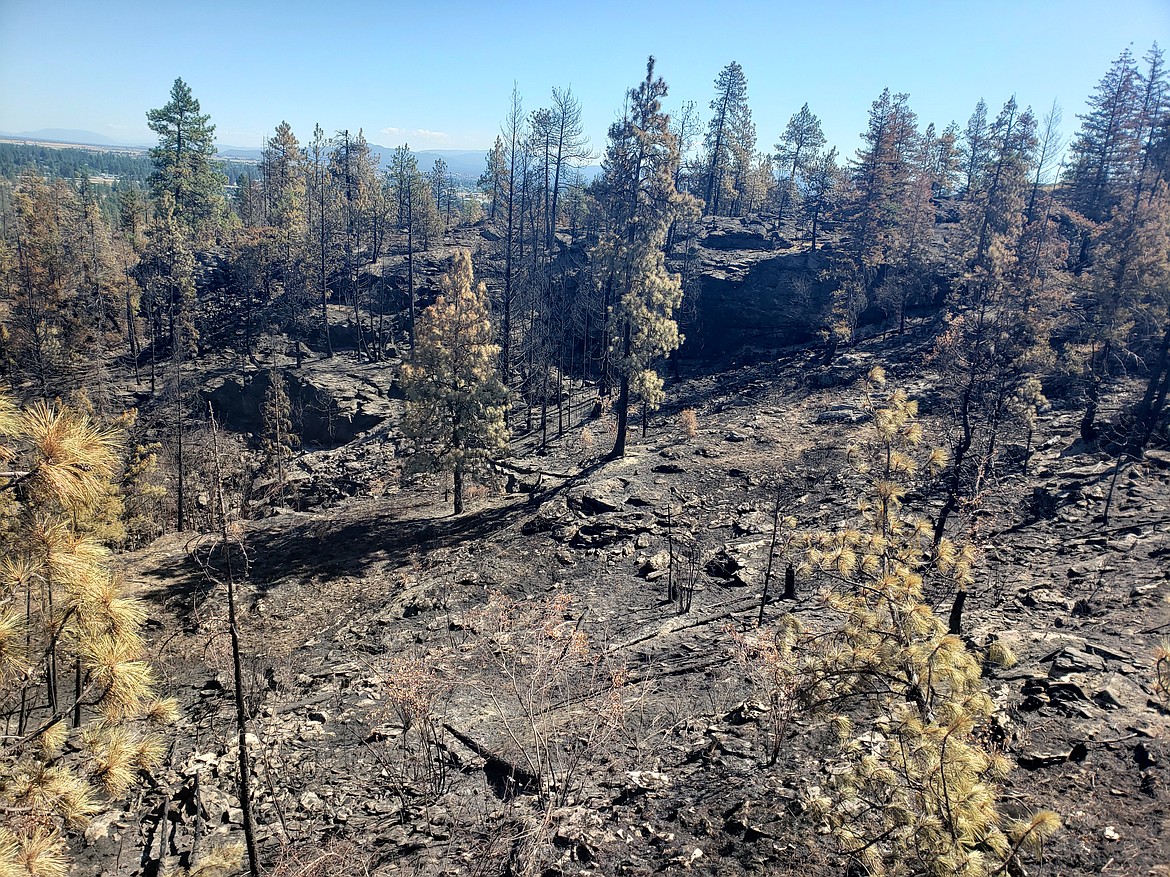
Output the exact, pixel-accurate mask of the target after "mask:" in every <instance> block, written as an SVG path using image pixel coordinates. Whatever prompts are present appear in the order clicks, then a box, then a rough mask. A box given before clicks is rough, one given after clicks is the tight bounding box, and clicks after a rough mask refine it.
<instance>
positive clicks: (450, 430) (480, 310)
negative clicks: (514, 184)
mask: <svg viewBox="0 0 1170 877" xmlns="http://www.w3.org/2000/svg"><path fill="white" fill-rule="evenodd" d="M439 284H440V287H441V289H442V292H441V293H440V294H439V297H438V298H437V299H436V300H435V303H434V304H433V305H431V306H430V307H428V308H427V309H426V310H425V311H423V313H422V317H421V318H420V320H419V323H418V326H417V332H416V342H417V343H416V347H415V351H414V358H413V360H412V361H411V362H409V363H407V364H406V365H404V366H403V367H402V383H403V388H404V389H405V391H406V419H405V423H404V428H405V431H406V435H407V438H408V439H409V440H410V442H411V443H412V445H413V446H414V454H413V456H411V458H410V460H409V462H408V464H407V468H408V470H409V471H412V472H436V473H439V472H442V473H446V472H450V473H451V474H452V476H453V478H454V502H455V514H460V513H461V512H462V511H463V499H464V488H465V484H466V479H467V478H469V477H476V476H485V475H488V474H489V473H490V466H491V462H492V461H493V460H495V459H496V458H498V457H499V456H501V455H502V454H503V452H504V451H505V449H506V448H507V444H508V437H507V428H506V426H505V423H504V406H505V404H506V402H507V391H506V390H505V388H504V385H503V383H502V382H501V381H500V377H499V373H498V370H497V366H498V363H499V355H500V348H499V345H498V344H496V343H495V341H494V336H495V332H494V329H493V327H492V324H491V320H490V319H489V316H488V304H487V288H486V287H485V286H484V284H483V283H482V282H480V283H474V282H473V277H472V268H471V253H470V252H468V251H467V250H458V251H456V253H455V255H454V256H453V257H452V259H451V269H450V271H449V272H448V273H447V274H445V275H443V277H442V279H441V280H440V281H439Z"/></svg>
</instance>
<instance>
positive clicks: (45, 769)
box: [0, 396, 175, 877]
mask: <svg viewBox="0 0 1170 877" xmlns="http://www.w3.org/2000/svg"><path fill="white" fill-rule="evenodd" d="M0 462H3V464H4V469H5V470H6V471H5V472H4V473H3V475H0V500H2V501H0V692H3V694H0V712H3V719H4V722H5V727H6V728H7V729H8V733H7V735H6V736H5V737H4V738H3V741H2V742H0V809H2V810H3V812H4V813H5V819H4V824H3V825H2V826H0V873H4V874H24V875H31V877H58V875H64V874H65V873H66V871H67V870H68V858H67V851H66V848H65V841H64V838H63V837H62V834H61V831H62V829H63V828H69V829H76V828H78V827H81V826H83V825H84V824H85V823H86V822H87V821H88V819H89V818H90V817H91V816H93V815H94V814H95V813H96V812H97V811H98V809H99V803H98V788H99V787H100V788H101V789H103V790H104V791H105V792H106V793H107V794H109V795H110V796H112V797H115V798H120V797H122V796H124V795H125V794H126V792H127V791H128V789H129V788H130V786H131V785H132V784H133V782H134V780H135V777H136V776H137V774H138V772H139V770H142V769H150V768H151V767H153V766H154V765H155V764H157V763H158V761H159V760H160V759H161V758H162V756H163V754H164V751H165V748H164V744H163V742H162V740H161V739H160V737H159V735H158V734H157V733H156V731H155V730H154V728H155V727H157V726H158V725H159V724H161V723H164V722H166V721H169V720H170V719H171V718H173V716H174V713H175V704H174V702H173V701H170V700H158V699H156V698H155V697H154V694H153V687H154V680H153V674H152V672H151V670H150V667H149V666H148V665H147V664H146V663H145V662H144V661H143V660H142V657H141V653H142V638H141V627H142V623H143V621H144V619H145V617H146V613H145V609H144V608H143V606H142V605H141V603H140V602H139V601H138V600H136V599H134V598H132V597H129V596H126V595H125V593H124V592H123V590H122V586H121V583H120V581H119V580H118V578H117V577H116V575H115V574H114V573H113V572H112V571H111V570H110V568H109V566H108V563H107V561H106V551H105V549H104V548H103V547H102V546H101V545H100V544H99V543H97V542H96V541H95V540H94V539H93V538H92V537H91V536H87V535H85V534H83V533H81V532H79V531H78V530H77V528H76V523H75V522H76V521H77V520H78V519H79V518H84V517H85V516H86V513H87V509H89V508H90V507H91V506H92V505H93V503H95V502H97V501H99V500H100V499H101V498H102V497H103V496H104V495H105V494H106V493H107V490H108V480H109V478H110V477H111V475H112V474H113V472H114V470H115V468H116V464H117V455H116V453H115V447H114V438H113V435H112V434H111V433H109V432H107V431H103V430H100V429H98V428H96V427H94V426H93V424H92V423H90V421H89V420H88V418H86V417H85V416H83V415H80V414H77V413H76V412H73V411H70V410H67V409H56V408H52V407H50V406H48V405H46V404H44V403H36V404H34V405H32V406H30V407H28V408H25V409H23V410H19V409H17V408H16V406H15V405H13V404H12V403H11V402H10V401H9V400H8V399H7V398H6V397H4V396H0ZM67 746H68V747H69V748H71V749H75V750H77V751H79V752H80V758H79V759H75V758H68V759H66V758H65V757H63V750H65V748H66V747H67Z"/></svg>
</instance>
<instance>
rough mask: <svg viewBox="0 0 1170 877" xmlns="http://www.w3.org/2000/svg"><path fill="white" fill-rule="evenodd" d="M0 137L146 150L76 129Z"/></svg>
mask: <svg viewBox="0 0 1170 877" xmlns="http://www.w3.org/2000/svg"><path fill="white" fill-rule="evenodd" d="M0 137H8V138H10V139H12V140H39V141H44V142H46V143H69V144H72V145H74V146H117V147H123V148H125V147H131V148H137V149H145V148H146V147H145V146H143V145H142V144H141V143H128V142H126V141H124V140H115V139H114V138H112V137H107V136H106V135H105V134H98V133H97V132H96V131H81V130H78V129H76V128H39V129H37V130H36V131H21V132H20V133H18V134H5V133H0Z"/></svg>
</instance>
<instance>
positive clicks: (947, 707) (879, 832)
mask: <svg viewBox="0 0 1170 877" xmlns="http://www.w3.org/2000/svg"><path fill="white" fill-rule="evenodd" d="M870 381H871V386H872V387H873V390H875V391H876V390H877V388H878V387H880V386H881V385H882V384H883V383H884V375H883V374H882V373H881V372H880V370H875V371H874V372H872V373H871V375H870ZM866 406H867V407H868V409H869V410H870V411H871V412H872V414H873V419H872V422H871V424H870V425H869V426H867V427H866V429H867V431H868V432H869V435H868V437H867V438H866V440H865V441H863V442H861V443H859V445H858V446H857V447H855V448H854V449H852V450H851V452H850V456H851V459H852V460H853V462H854V465H855V466H856V468H857V471H858V475H859V479H860V481H861V483H863V484H864V485H865V488H864V491H863V493H862V496H861V497H860V503H859V505H860V509H861V515H862V521H861V524H860V526H858V527H856V528H851V527H845V528H842V529H839V530H835V531H833V532H831V533H823V534H818V535H815V536H814V537H813V538H812V540H811V548H810V550H809V552H808V558H807V562H806V568H807V570H808V572H816V571H819V572H820V573H821V574H822V575H823V576H824V581H825V582H826V603H827V605H828V607H829V608H830V610H831V612H832V613H833V615H834V616H835V618H834V620H822V621H818V622H817V623H818V624H819V625H821V627H820V628H819V629H818V630H815V631H810V632H809V633H808V635H806V636H805V637H804V638H803V640H801V646H800V647H799V648H798V649H796V652H797V657H796V658H794V660H797V661H800V662H801V664H802V665H803V672H804V676H805V678H804V680H803V681H802V686H803V696H804V698H805V700H806V703H808V704H809V706H810V708H812V709H814V710H815V711H816V712H818V713H820V714H821V715H822V717H823V718H825V719H826V720H827V723H828V724H830V725H831V726H833V727H834V728H835V729H836V732H837V734H838V736H839V738H840V741H841V744H840V747H839V750H838V753H837V754H836V756H835V758H834V759H833V761H834V764H833V765H832V767H831V770H830V775H831V779H830V781H829V783H828V784H827V786H826V787H824V788H823V789H817V790H814V791H813V792H812V794H811V795H810V797H811V803H812V806H813V811H814V812H815V813H816V814H817V815H818V816H820V818H822V819H823V820H824V821H825V822H826V823H827V824H828V827H829V828H830V830H831V831H832V834H833V836H834V837H835V838H836V839H837V842H838V843H839V845H840V848H841V850H842V852H843V853H844V854H845V855H846V856H848V857H849V858H851V859H854V860H855V861H856V862H858V863H859V864H860V865H861V866H862V867H863V868H864V869H865V872H866V873H869V874H875V875H876V874H890V875H910V874H930V875H938V877H943V875H946V877H952V875H962V877H984V875H986V874H987V873H988V872H989V871H990V870H991V869H992V868H994V867H996V866H997V865H1000V864H1004V863H1007V862H1009V861H1011V860H1013V859H1014V858H1015V857H1016V855H1017V854H1018V853H1019V851H1020V850H1021V849H1022V848H1026V847H1031V846H1034V845H1035V844H1037V843H1038V842H1039V841H1041V840H1042V839H1044V838H1046V837H1047V836H1049V835H1051V834H1052V833H1053V832H1054V831H1056V829H1057V828H1058V827H1059V819H1058V818H1057V817H1056V815H1055V814H1052V813H1039V814H1037V815H1035V816H1034V817H1032V818H1031V819H1026V820H1023V821H1020V822H1017V823H1012V824H1010V825H1009V824H1006V820H1005V819H1004V818H1003V816H1001V814H1000V812H999V809H998V806H997V801H996V798H997V795H998V791H999V788H998V787H999V781H1000V780H1001V778H1002V777H1003V776H1004V775H1005V774H1006V773H1007V772H1008V770H1009V769H1010V766H1011V765H1010V762H1009V761H1008V759H1007V758H1005V757H1004V756H1003V755H1002V754H999V753H997V752H995V751H994V750H992V749H991V748H990V747H989V746H988V745H987V743H986V736H985V734H984V733H983V730H984V728H985V726H986V724H987V722H988V720H989V719H990V717H991V714H992V710H993V705H992V702H991V698H990V697H989V696H988V694H987V692H986V691H985V690H984V688H983V684H982V682H981V678H980V676H981V666H980V661H979V660H978V658H977V657H976V656H975V655H974V654H973V653H972V652H971V651H970V650H969V649H968V648H967V646H966V645H965V644H964V642H963V640H962V639H961V638H960V637H959V636H958V635H956V634H955V633H954V632H948V630H947V626H946V625H944V624H943V623H942V621H941V620H940V619H938V618H937V617H936V616H935V614H934V612H933V611H932V609H931V608H930V605H929V604H928V602H927V594H928V593H935V592H937V591H938V590H939V589H941V588H958V589H960V591H962V590H964V589H966V587H967V586H968V585H969V583H970V582H971V580H972V576H973V569H974V563H975V560H976V558H975V556H974V553H973V551H972V550H971V549H970V548H969V547H965V546H961V545H959V544H956V543H953V542H951V541H950V540H943V541H942V542H940V543H938V544H937V545H934V546H932V543H931V530H930V526H929V524H927V523H926V522H924V521H923V520H922V519H920V518H918V517H917V516H916V515H915V514H913V512H911V511H910V510H909V509H908V508H907V507H906V505H905V501H906V498H907V496H908V494H909V493H910V492H911V490H912V488H913V484H914V481H915V480H916V478H917V477H918V475H919V473H920V472H921V471H923V470H935V471H937V469H938V467H939V466H940V464H941V463H942V462H943V459H944V457H943V455H942V454H941V453H940V452H938V451H932V450H929V449H927V450H925V451H923V450H921V445H922V440H923V432H922V428H921V426H920V425H919V423H918V422H917V405H916V403H915V402H913V401H912V400H910V399H908V398H907V397H906V394H905V393H903V392H900V391H894V392H893V393H891V394H890V395H889V397H888V398H887V399H886V400H885V401H884V402H879V401H877V400H875V399H873V398H872V397H870V398H868V399H867V402H866Z"/></svg>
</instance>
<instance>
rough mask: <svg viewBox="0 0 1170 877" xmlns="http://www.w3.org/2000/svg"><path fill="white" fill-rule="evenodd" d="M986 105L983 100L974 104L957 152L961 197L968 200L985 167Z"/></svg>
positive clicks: (979, 182)
mask: <svg viewBox="0 0 1170 877" xmlns="http://www.w3.org/2000/svg"><path fill="white" fill-rule="evenodd" d="M987 137H988V131H987V103H986V102H985V101H984V100H983V98H979V102H978V103H977V104H975V111H974V112H973V113H971V118H970V119H968V120H967V127H966V129H965V130H964V131H963V145H962V147H961V148H960V150H959V154H960V156H961V158H962V167H963V178H964V179H963V197H964V198H970V197H971V193H972V192H973V191H975V189H976V188H977V187H978V186H979V185H981V180H982V179H983V172H984V169H985V167H986V165H987Z"/></svg>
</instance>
